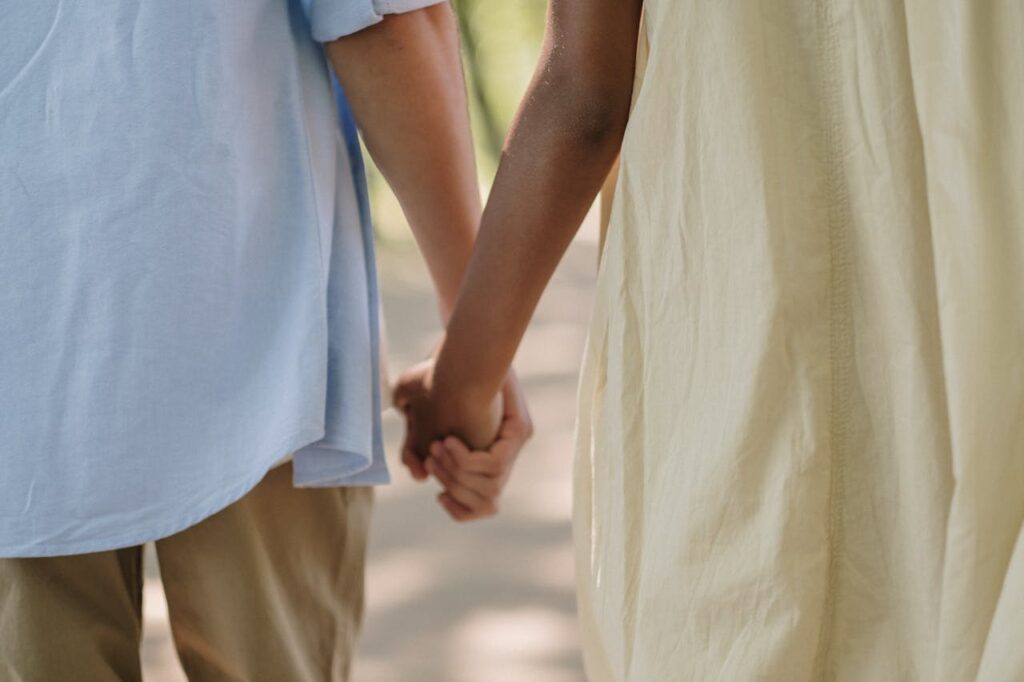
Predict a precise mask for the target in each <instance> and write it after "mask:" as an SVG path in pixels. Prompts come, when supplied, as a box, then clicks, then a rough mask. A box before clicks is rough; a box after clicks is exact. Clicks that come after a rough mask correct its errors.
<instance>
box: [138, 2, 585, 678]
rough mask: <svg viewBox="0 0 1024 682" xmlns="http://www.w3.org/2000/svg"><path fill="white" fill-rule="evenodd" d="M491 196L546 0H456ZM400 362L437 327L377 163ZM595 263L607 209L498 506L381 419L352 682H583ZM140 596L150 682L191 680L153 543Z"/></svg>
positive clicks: (553, 336)
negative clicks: (388, 476) (431, 467)
mask: <svg viewBox="0 0 1024 682" xmlns="http://www.w3.org/2000/svg"><path fill="white" fill-rule="evenodd" d="M454 5H455V7H456V9H457V11H458V14H459V21H460V24H461V27H462V33H463V52H464V56H465V70H466V76H467V79H468V80H469V87H470V102H471V114H472V118H473V126H474V133H475V138H476V142H477V157H478V165H479V169H480V178H481V191H482V192H485V193H486V191H487V189H488V186H489V183H490V179H491V178H492V177H493V175H494V170H495V168H496V165H497V160H498V155H499V153H500V149H501V144H502V141H503V139H504V136H505V131H506V130H507V128H508V125H509V122H510V120H511V118H512V116H513V114H514V112H515V109H516V106H517V104H518V102H519V100H520V98H521V96H522V93H523V91H524V89H525V88H526V85H527V82H528V80H529V78H530V75H531V74H532V71H533V67H534V64H535V62H536V58H537V55H538V52H539V48H540V41H541V37H542V33H543V28H544V12H545V8H546V0H515V1H514V2H509V1H508V0H455V1H454ZM370 191H371V199H372V202H373V210H374V220H375V224H376V229H377V232H378V258H379V266H380V279H381V289H382V293H383V298H384V314H385V322H386V326H387V339H388V346H389V348H388V358H389V365H390V367H391V371H392V373H397V372H398V371H401V369H403V368H404V367H406V366H408V365H410V364H413V363H415V362H417V361H419V360H420V359H422V358H423V357H425V356H426V355H427V354H428V353H429V352H430V350H431V349H432V348H433V346H434V344H435V343H436V342H437V339H438V334H439V333H440V322H439V320H438V315H437V312H436V307H435V305H434V300H433V293H432V291H431V288H430V281H429V278H428V276H427V273H426V269H425V268H424V266H423V264H422V262H421V260H420V258H419V255H418V253H417V252H416V249H415V246H414V244H413V242H412V239H411V235H410V234H409V230H408V227H407V226H406V223H405V221H404V219H403V217H402V214H401V211H400V209H399V208H398V204H397V202H396V201H395V199H394V197H393V196H392V194H391V193H390V191H389V190H388V188H387V186H386V184H385V183H384V182H383V180H382V179H381V178H380V175H379V174H378V173H377V172H376V170H375V169H374V168H372V165H371V168H370ZM596 262H597V226H596V217H595V216H593V215H592V216H591V217H590V218H589V219H588V221H587V225H585V226H584V228H583V230H582V231H581V233H580V236H579V238H578V239H577V240H576V242H575V243H574V245H573V247H572V248H571V249H570V252H569V254H568V256H567V257H566V259H565V261H564V262H563V264H562V266H561V267H560V269H559V271H558V273H557V274H556V276H555V279H554V281H553V283H552V286H551V287H550V288H549V290H548V292H547V294H546V295H545V297H544V299H543V301H542V303H541V306H540V309H539V311H538V314H537V317H536V319H535V321H534V324H533V326H532V327H531V330H530V332H529V334H528V335H527V338H526V340H525V341H524V344H523V347H522V349H521V351H520V354H519V357H518V359H517V363H516V368H517V370H518V372H519V374H520V377H521V379H522V380H523V383H524V385H525V388H526V392H527V395H528V397H529V400H530V407H531V412H532V415H533V418H534V423H535V426H536V435H535V437H534V439H533V441H531V443H530V444H529V445H528V446H527V448H526V449H525V450H524V451H523V453H522V455H521V457H520V460H519V463H518V465H517V468H516V471H515V473H514V476H513V479H512V482H511V483H510V484H509V487H508V490H507V493H506V496H505V499H504V504H503V509H502V513H501V515H500V517H499V518H498V519H495V520H491V521H486V522H478V523H475V524H471V525H458V524H456V523H454V522H453V521H451V520H450V519H449V518H448V517H447V516H446V515H445V514H444V512H443V510H442V509H441V508H440V507H439V506H438V505H437V503H436V501H435V499H434V496H435V495H436V493H437V490H438V488H437V486H436V484H434V483H432V482H430V483H424V484H417V483H414V482H412V480H411V479H410V478H409V477H408V475H407V473H406V471H405V469H404V468H402V467H401V465H400V464H399V462H398V457H397V454H396V453H397V449H398V445H399V443H400V439H401V433H402V425H401V420H400V419H399V418H398V416H397V415H395V414H388V415H387V418H386V420H385V425H386V439H387V444H388V454H389V459H390V463H391V468H392V473H393V478H394V484H393V485H391V486H388V487H386V488H380V489H379V490H378V495H377V505H376V511H375V516H374V526H373V531H372V535H371V541H370V557H369V565H368V567H367V581H368V584H367V600H368V601H367V614H366V624H365V630H364V633H363V637H362V642H361V646H360V650H359V655H358V656H357V659H356V665H355V671H354V678H353V679H354V680H355V681H356V682H525V681H527V680H529V682H582V681H583V680H584V675H583V672H582V665H581V662H580V658H579V633H578V628H577V623H576V616H575V600H574V588H573V550H572V544H571V542H572V538H571V526H570V511H571V493H572V457H573V427H574V420H575V393H576V381H577V372H578V368H579V362H580V357H581V354H582V349H583V344H584V341H585V336H586V326H587V321H588V315H589V309H590V292H591V289H592V286H591V285H592V280H593V276H594V274H595V269H596ZM147 571H148V574H149V576H148V577H149V580H148V581H147V585H146V588H145V589H146V592H145V595H144V610H145V626H144V643H143V661H144V665H145V675H146V680H147V681H148V682H184V677H183V675H182V674H181V672H180V671H179V669H178V665H177V660H176V658H175V654H174V650H173V646H172V643H171V636H170V631H169V629H168V626H167V613H166V606H165V604H164V597H163V590H162V588H161V586H160V582H159V574H158V571H157V566H156V562H155V557H153V556H152V554H151V555H150V556H149V557H148V561H147Z"/></svg>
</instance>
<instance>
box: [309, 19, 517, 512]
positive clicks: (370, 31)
mask: <svg viewBox="0 0 1024 682" xmlns="http://www.w3.org/2000/svg"><path fill="white" fill-rule="evenodd" d="M324 49H325V51H326V54H327V56H328V59H329V61H330V62H331V65H332V67H333V69H334V71H335V74H336V75H337V77H338V80H339V82H340V83H341V84H342V87H343V88H344V90H345V94H346V96H347V98H348V101H349V104H350V106H351V108H352V112H353V114H354V116H355V118H356V121H357V122H358V123H359V127H360V129H361V131H362V134H363V138H364V140H365V142H366V146H367V149H368V150H369V152H370V154H371V155H372V156H373V158H374V161H375V162H376V163H377V166H378V167H379V168H380V170H381V172H382V173H383V175H384V176H385V178H386V179H387V181H388V184H389V185H390V186H391V188H392V189H393V190H394V192H395V195H396V196H397V198H398V200H399V203H400V204H401V206H402V209H403V211H404V213H405V215H406V216H407V218H408V220H409V224H410V226H411V228H412V231H413V234H414V236H415V238H416V241H417V243H418V244H419V246H420V250H421V251H422V252H423V255H424V258H425V260H426V263H427V267H428V269H429V270H430V274H431V277H432V279H433V281H434V285H435V289H436V291H437V295H438V302H439V307H440V310H441V316H442V319H443V320H445V321H447V320H448V317H449V314H450V312H451V310H452V308H453V306H454V303H455V298H456V294H457V293H458V289H459V284H460V283H461V282H462V279H463V275H464V273H465V270H466V265H467V263H468V262H469V258H470V254H471V252H472V249H473V240H474V239H475V237H476V231H477V226H478V224H479V222H480V212H481V205H480V192H479V187H478V184H477V173H476V166H475V160H474V154H473V141H472V137H471V135H470V127H469V115H468V106H467V101H466V88H465V82H464V79H463V76H462V65H461V58H460V53H459V41H458V29H457V24H456V20H455V17H454V15H453V13H452V10H451V8H450V7H449V6H448V5H446V4H445V5H436V6H432V7H428V8H426V9H422V10H418V11H414V12H408V13H405V14H397V15H390V16H387V17H385V18H384V20H383V21H381V22H380V23H378V24H376V25H374V26H371V27H370V28H367V29H365V30H363V31H360V32H359V33H356V34H353V35H351V36H346V37H344V38H341V39H339V40H336V41H334V42H331V43H328V44H326V45H325V46H324ZM503 384H504V386H503V392H504V398H505V399H504V401H502V400H501V399H498V398H495V399H493V400H491V401H490V403H489V404H488V405H487V406H483V408H484V409H483V410H482V412H484V413H486V414H487V415H488V416H487V427H486V428H484V429H481V430H480V432H479V434H476V433H475V432H474V431H472V430H469V431H467V432H465V434H464V435H465V436H466V437H467V438H468V442H471V443H473V444H474V445H476V446H478V447H487V446H491V451H492V452H494V453H499V454H498V455H495V456H507V454H505V455H502V454H501V453H509V452H512V453H518V451H519V449H521V448H522V446H523V444H524V443H525V442H526V440H527V439H528V438H529V436H530V433H531V431H532V427H531V426H530V418H529V414H528V412H527V410H526V405H525V401H524V400H523V397H522V393H521V390H520V388H519V384H518V382H517V381H516V379H515V377H514V375H512V374H511V373H510V372H507V373H506V377H505V378H504V379H503ZM503 405H504V408H503ZM499 423H500V424H501V429H502V431H503V433H506V434H507V436H506V437H505V438H504V439H503V440H502V441H499V442H497V443H495V442H494V434H495V433H496V432H497V430H498V428H499V426H498V425H499ZM404 450H405V455H404V457H403V459H404V461H405V463H406V465H407V466H408V467H409V469H410V471H411V472H412V474H413V476H414V477H415V478H417V479H420V480H422V479H425V478H426V477H427V476H428V471H427V469H426V468H425V467H424V464H423V461H422V459H420V458H417V457H415V456H413V455H412V453H413V450H412V448H404ZM513 456H514V454H513ZM441 503H442V505H447V504H448V503H449V501H448V500H447V499H442V500H441ZM446 508H447V506H446Z"/></svg>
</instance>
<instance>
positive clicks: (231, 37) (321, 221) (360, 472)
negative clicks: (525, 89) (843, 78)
mask: <svg viewBox="0 0 1024 682" xmlns="http://www.w3.org/2000/svg"><path fill="white" fill-rule="evenodd" d="M436 2H438V0H393V1H392V2H387V1H385V0H301V1H300V0H222V1H220V2H209V1H207V0H174V1H173V2H170V1H166V2H165V1H153V2H144V1H143V0H104V2H66V1H63V0H31V1H30V2H21V1H18V2H15V1H13V0H10V1H8V0H0V7H2V12H0V13H2V16H3V19H2V20H0V556H7V557H12V556H46V555H60V554H77V553H84V552H91V551H99V550H106V549H112V548H117V547H124V546H130V545H135V544H139V543H142V542H145V541H148V540H152V539H156V538H160V537H165V536H167V535H170V534H173V533H175V532H177V531H179V530H182V529H184V528H186V527H188V526H190V525H192V524H194V523H196V522H198V521H200V520H202V519H204V518H206V517H207V516H209V515H211V514H213V513H215V512H216V511H218V510H220V509H222V508H223V507H225V506H227V505H228V504H230V503H231V502H233V501H235V500H237V499H238V498H240V497H241V496H242V495H244V494H245V493H246V492H247V491H249V490H250V489H251V488H252V487H253V486H254V485H255V484H256V483H257V482H258V481H259V480H260V479H261V478H262V477H263V476H264V475H265V473H266V472H267V470H268V469H269V468H271V467H272V466H274V464H275V463H277V462H279V461H280V460H281V459H282V458H283V457H285V456H286V455H288V454H290V453H293V452H294V453H295V455H294V471H295V483H296V485H303V486H328V485H353V484H357V485H358V484H361V485H369V484H377V483H383V482H385V481H386V480H387V470H386V467H385V464H384V460H383V452H382V447H381V439H380V395H379V388H380V386H379V381H378V364H377V326H376V323H377V321H376V311H377V308H376V280H375V273H374V267H373V251H372V241H371V234H370V232H369V221H368V214H367V212H366V206H365V195H364V190H365V187H363V186H361V183H362V180H361V178H362V168H361V166H360V163H361V160H360V158H359V156H358V146H357V145H356V144H354V142H355V140H354V132H353V128H352V126H351V121H350V120H348V119H347V118H345V115H346V112H345V111H344V109H342V110H341V111H340V112H339V106H338V104H337V103H336V101H335V96H334V93H333V91H332V87H331V81H330V75H329V70H328V66H327V63H326V61H325V58H324V55H323V50H322V48H321V47H320V45H319V44H318V42H317V41H325V40H330V39H333V38H336V37H339V36H342V35H345V34H348V33H351V32H354V31H357V30H360V29H362V28H365V27H367V26H369V25H370V24H372V23H375V22H376V21H379V20H380V18H381V15H382V14H384V13H388V12H397V11H405V10H410V9H415V8H418V7H423V6H426V5H430V4H434V3H436ZM382 87H385V85H383V84H382ZM339 113H340V114H341V117H342V118H341V120H342V121H343V122H344V124H345V125H344V126H339Z"/></svg>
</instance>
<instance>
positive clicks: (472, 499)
mask: <svg viewBox="0 0 1024 682" xmlns="http://www.w3.org/2000/svg"><path fill="white" fill-rule="evenodd" d="M426 467H427V471H429V472H430V475H431V476H433V477H434V478H436V479H437V480H438V481H439V482H440V483H441V485H443V486H444V489H445V492H446V493H448V494H449V495H451V496H452V498H453V499H454V500H455V501H456V502H458V503H459V504H461V505H462V506H463V507H465V508H466V509H468V510H470V511H471V512H472V513H473V514H483V513H485V512H486V511H487V510H488V509H489V508H490V507H492V506H493V505H494V503H493V502H492V501H490V500H488V499H486V498H484V497H483V496H482V495H480V494H479V493H477V492H476V491H474V490H472V489H471V488H467V487H466V486H464V485H462V484H461V483H459V482H458V481H457V480H456V479H455V477H454V476H452V475H451V474H450V473H449V472H448V471H447V470H445V469H444V467H442V466H441V465H440V464H438V462H437V460H436V459H434V458H433V457H430V458H428V459H427V461H426Z"/></svg>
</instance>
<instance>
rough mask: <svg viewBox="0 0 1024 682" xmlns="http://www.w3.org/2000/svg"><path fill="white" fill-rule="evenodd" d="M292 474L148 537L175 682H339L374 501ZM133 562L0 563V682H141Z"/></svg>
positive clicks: (127, 556) (356, 614)
mask: <svg viewBox="0 0 1024 682" xmlns="http://www.w3.org/2000/svg"><path fill="white" fill-rule="evenodd" d="M291 477H292V471H291V466H290V465H286V466H282V467H278V468H277V469H274V470H273V471H271V472H270V473H269V474H268V475H267V477H266V478H265V479H264V480H263V481H261V482H260V483H259V485H257V486H256V487H255V488H254V489H253V490H252V491H250V492H249V493H248V494H247V495H246V496H245V497H243V498H242V499H241V500H239V501H238V502H236V503H234V504H232V505H231V506H229V507H227V508H226V509H223V510H221V511H220V512H218V513H216V514H214V515H213V516H211V517H210V518H208V519H205V520H203V521H202V522H201V523H199V524H197V525H195V526H193V527H192V528H189V529H187V530H185V531H183V532H181V533H176V534H175V535H173V536H171V537H168V538H163V539H161V540H158V541H157V542H156V557H157V559H158V561H159V564H160V575H161V580H162V583H163V589H164V592H165V594H166V596H167V606H168V616H169V623H170V626H171V634H172V635H173V638H174V645H175V648H176V650H177V654H178V657H179V659H180V661H181V664H182V668H183V669H184V672H185V673H186V675H187V676H188V679H190V680H296V681H299V680H302V681H304V680H338V681H341V680H347V679H349V671H350V669H351V665H352V660H353V656H354V654H355V649H356V640H357V638H358V634H359V630H360V626H361V622H362V613H363V582H364V581H363V575H364V567H365V560H366V541H367V536H368V533H369V525H370V513H371V508H372V497H373V492H372V489H371V488H366V487H349V488H316V489H297V488H294V487H293V486H292V480H291ZM143 555H144V552H143V548H142V547H138V546H136V547H127V548H122V549H117V550H110V551H106V552H95V553H90V554H80V555H75V556H67V557H37V558H31V559H0V681H2V682H13V681H14V680H89V681H98V680H109V679H117V680H121V681H122V682H130V681H139V680H141V679H142V674H141V672H142V671H141V667H142V666H141V662H140V660H139V644H140V640H141V636H142V625H143V623H142V599H143V593H144V589H143V585H144V575H145V573H146V570H145V567H144V565H143V563H144V562H143ZM295 557H301V561H295V560H294V558H295Z"/></svg>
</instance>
